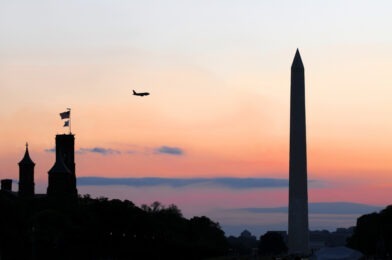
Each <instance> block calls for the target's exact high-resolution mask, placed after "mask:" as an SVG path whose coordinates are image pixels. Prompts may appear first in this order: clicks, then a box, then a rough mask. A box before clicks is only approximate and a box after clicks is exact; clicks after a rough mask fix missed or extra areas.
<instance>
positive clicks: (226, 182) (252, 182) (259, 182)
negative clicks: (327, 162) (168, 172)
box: [78, 177, 288, 189]
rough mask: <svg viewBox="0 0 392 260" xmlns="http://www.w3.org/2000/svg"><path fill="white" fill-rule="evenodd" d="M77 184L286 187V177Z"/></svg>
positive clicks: (116, 180)
mask: <svg viewBox="0 0 392 260" xmlns="http://www.w3.org/2000/svg"><path fill="white" fill-rule="evenodd" d="M78 185H81V186H87V185H89V186H105V185H125V186H133V187H151V186H169V187H173V188H179V187H185V186H219V187H224V188H230V189H259V188H286V187H287V186H288V180H287V179H272V178H189V179H185V178H103V177H79V178H78Z"/></svg>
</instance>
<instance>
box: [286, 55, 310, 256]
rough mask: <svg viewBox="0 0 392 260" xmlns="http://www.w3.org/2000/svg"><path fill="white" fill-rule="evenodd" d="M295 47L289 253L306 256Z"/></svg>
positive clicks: (300, 72)
mask: <svg viewBox="0 0 392 260" xmlns="http://www.w3.org/2000/svg"><path fill="white" fill-rule="evenodd" d="M304 71H305V70H304V65H303V63H302V59H301V55H300V53H299V51H298V49H297V51H296V53H295V57H294V60H293V63H292V65H291V93H290V154H289V233H288V240H289V243H288V248H289V253H290V254H294V255H308V254H309V253H310V252H309V221H308V179H307V161H306V116H305V73H304Z"/></svg>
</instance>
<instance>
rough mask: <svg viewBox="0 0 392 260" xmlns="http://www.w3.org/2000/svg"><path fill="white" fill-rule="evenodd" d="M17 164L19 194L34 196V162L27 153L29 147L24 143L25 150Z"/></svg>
mask: <svg viewBox="0 0 392 260" xmlns="http://www.w3.org/2000/svg"><path fill="white" fill-rule="evenodd" d="M18 165H19V191H18V193H19V196H21V197H33V196H34V185H35V184H34V167H35V163H34V162H33V160H31V158H30V155H29V147H28V144H27V143H26V151H25V154H24V156H23V158H22V160H21V161H20V162H19V163H18Z"/></svg>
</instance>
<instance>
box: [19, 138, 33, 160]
mask: <svg viewBox="0 0 392 260" xmlns="http://www.w3.org/2000/svg"><path fill="white" fill-rule="evenodd" d="M18 164H19V165H35V163H34V162H33V160H31V158H30V155H29V144H28V143H27V142H26V151H25V154H24V157H23V159H22V160H21V161H20V162H19V163H18Z"/></svg>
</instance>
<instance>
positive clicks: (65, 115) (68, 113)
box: [60, 111, 71, 119]
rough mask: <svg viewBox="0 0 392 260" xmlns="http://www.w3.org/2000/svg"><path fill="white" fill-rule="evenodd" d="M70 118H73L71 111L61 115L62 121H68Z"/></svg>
mask: <svg viewBox="0 0 392 260" xmlns="http://www.w3.org/2000/svg"><path fill="white" fill-rule="evenodd" d="M70 116H71V111H67V112H62V113H60V117H61V119H66V118H69V117H70Z"/></svg>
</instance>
